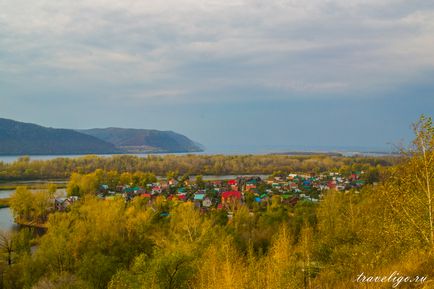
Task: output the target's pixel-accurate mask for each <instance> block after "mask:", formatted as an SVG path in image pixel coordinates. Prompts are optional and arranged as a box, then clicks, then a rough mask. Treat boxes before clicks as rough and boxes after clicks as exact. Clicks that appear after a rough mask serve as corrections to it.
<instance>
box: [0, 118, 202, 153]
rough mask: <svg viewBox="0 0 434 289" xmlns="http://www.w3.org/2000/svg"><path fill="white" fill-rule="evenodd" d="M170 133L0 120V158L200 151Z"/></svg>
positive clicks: (195, 146) (187, 139)
mask: <svg viewBox="0 0 434 289" xmlns="http://www.w3.org/2000/svg"><path fill="white" fill-rule="evenodd" d="M202 150H203V148H202V147H201V145H199V144H197V143H195V142H193V141H192V140H190V139H189V138H187V137H186V136H183V135H181V134H178V133H175V132H172V131H158V130H141V129H122V128H107V129H89V130H72V129H59V128H48V127H43V126H40V125H36V124H33V123H24V122H18V121H14V120H10V119H5V118H0V155H62V154H64V155H67V154H117V153H148V152H149V153H160V152H165V153H170V152H197V151H202Z"/></svg>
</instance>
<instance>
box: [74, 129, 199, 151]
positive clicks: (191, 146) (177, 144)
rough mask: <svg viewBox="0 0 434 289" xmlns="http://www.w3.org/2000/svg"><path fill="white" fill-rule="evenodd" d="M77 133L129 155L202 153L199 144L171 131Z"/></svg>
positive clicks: (106, 130) (123, 130)
mask: <svg viewBox="0 0 434 289" xmlns="http://www.w3.org/2000/svg"><path fill="white" fill-rule="evenodd" d="M79 132H81V133H85V134H88V135H91V136H94V137H97V138H99V139H101V140H104V141H106V142H109V143H112V144H114V145H115V146H116V147H118V148H120V149H121V150H123V151H124V152H129V153H140V152H172V153H173V152H198V151H203V148H202V146H201V145H200V144H198V143H195V142H193V141H192V140H190V139H189V138H187V137H186V136H184V135H182V134H178V133H175V132H173V131H159V130H149V129H129V128H128V129H126V128H115V127H110V128H95V129H88V130H79Z"/></svg>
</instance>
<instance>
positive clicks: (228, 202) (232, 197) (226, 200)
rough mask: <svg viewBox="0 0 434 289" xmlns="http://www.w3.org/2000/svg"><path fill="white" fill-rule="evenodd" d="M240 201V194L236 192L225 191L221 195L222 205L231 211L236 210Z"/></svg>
mask: <svg viewBox="0 0 434 289" xmlns="http://www.w3.org/2000/svg"><path fill="white" fill-rule="evenodd" d="M240 201H241V193H240V192H238V191H227V192H223V193H222V205H223V206H224V207H230V208H232V209H236V208H238V206H239V204H240Z"/></svg>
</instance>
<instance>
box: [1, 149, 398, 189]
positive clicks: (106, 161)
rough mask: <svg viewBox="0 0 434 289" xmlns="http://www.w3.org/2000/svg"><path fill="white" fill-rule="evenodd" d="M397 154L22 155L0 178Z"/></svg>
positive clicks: (380, 161) (306, 164) (362, 164)
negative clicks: (50, 157)
mask: <svg viewBox="0 0 434 289" xmlns="http://www.w3.org/2000/svg"><path fill="white" fill-rule="evenodd" d="M398 162H399V157H396V156H382V157H366V156H358V157H344V156H329V155H308V156H288V155H271V154H270V155H194V154H188V155H148V156H147V157H138V156H134V155H114V156H111V157H99V156H95V155H88V156H83V157H79V158H56V159H53V160H31V159H30V157H27V156H24V157H21V158H19V159H18V160H17V161H15V162H12V163H4V162H0V182H1V181H18V180H53V179H62V180H63V179H68V178H69V177H70V176H71V175H72V173H74V172H75V173H91V172H94V171H95V170H97V169H103V170H107V171H117V172H120V173H122V172H131V173H134V172H136V171H140V172H151V173H153V174H155V175H157V176H166V175H167V173H169V172H178V173H179V174H190V175H237V174H272V173H273V172H275V171H284V172H294V171H296V172H324V171H330V170H339V171H351V170H362V169H368V168H372V167H376V166H382V167H387V166H392V165H394V164H397V163H398Z"/></svg>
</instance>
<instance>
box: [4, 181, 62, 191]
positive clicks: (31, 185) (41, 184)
mask: <svg viewBox="0 0 434 289" xmlns="http://www.w3.org/2000/svg"><path fill="white" fill-rule="evenodd" d="M67 182H68V180H23V181H14V182H1V181H0V190H16V189H17V187H18V186H26V187H27V188H28V189H30V190H42V189H46V188H47V184H55V185H56V186H57V188H58V189H65V188H66V184H67Z"/></svg>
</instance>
